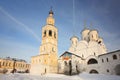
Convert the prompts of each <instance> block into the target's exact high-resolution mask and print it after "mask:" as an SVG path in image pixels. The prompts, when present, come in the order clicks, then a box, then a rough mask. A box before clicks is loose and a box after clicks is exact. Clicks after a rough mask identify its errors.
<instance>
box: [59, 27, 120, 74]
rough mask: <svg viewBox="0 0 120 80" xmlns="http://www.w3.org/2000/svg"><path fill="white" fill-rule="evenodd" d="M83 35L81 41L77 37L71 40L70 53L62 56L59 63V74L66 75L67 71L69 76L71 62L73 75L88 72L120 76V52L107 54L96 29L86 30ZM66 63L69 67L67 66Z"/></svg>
mask: <svg viewBox="0 0 120 80" xmlns="http://www.w3.org/2000/svg"><path fill="white" fill-rule="evenodd" d="M81 34H82V37H81V38H82V39H81V40H79V38H78V37H76V36H73V37H72V38H71V39H70V40H71V46H70V48H69V51H68V52H65V53H63V54H62V55H61V56H60V59H59V60H58V63H59V67H62V68H59V73H64V74H66V73H65V71H67V74H70V64H69V62H70V61H71V62H72V63H71V64H72V69H71V70H72V71H71V72H72V74H76V73H80V72H88V73H99V74H112V75H120V50H117V51H113V52H109V53H107V49H106V47H105V44H104V42H103V39H102V38H101V37H100V36H99V34H98V31H97V30H95V29H94V30H90V29H87V28H85V29H84V30H82V32H81ZM68 54H69V55H71V57H69V55H68ZM66 57H68V58H67V59H66ZM64 58H65V59H64ZM66 62H67V63H68V65H65V63H66ZM76 66H77V67H76ZM66 67H67V68H66Z"/></svg>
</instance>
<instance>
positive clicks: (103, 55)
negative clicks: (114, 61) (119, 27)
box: [98, 50, 120, 57]
mask: <svg viewBox="0 0 120 80" xmlns="http://www.w3.org/2000/svg"><path fill="white" fill-rule="evenodd" d="M115 52H120V50H116V51H112V52H108V53H106V54H101V55H99V56H98V57H100V56H104V55H109V54H113V53H115Z"/></svg>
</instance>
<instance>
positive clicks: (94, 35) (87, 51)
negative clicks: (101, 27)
mask: <svg viewBox="0 0 120 80" xmlns="http://www.w3.org/2000/svg"><path fill="white" fill-rule="evenodd" d="M81 33H82V39H81V40H80V41H78V38H77V37H76V36H73V37H72V38H71V39H70V40H71V46H70V48H69V52H72V53H74V54H77V55H79V56H81V57H83V58H87V57H88V56H90V55H95V56H98V55H100V54H104V53H106V52H107V49H106V47H105V45H104V42H103V40H102V38H101V37H100V36H99V35H98V31H97V30H95V29H94V30H90V29H84V30H83V31H82V32H81Z"/></svg>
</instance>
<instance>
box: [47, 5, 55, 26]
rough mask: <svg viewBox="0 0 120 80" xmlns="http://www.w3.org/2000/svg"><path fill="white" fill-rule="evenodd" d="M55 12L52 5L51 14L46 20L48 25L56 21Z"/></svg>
mask: <svg viewBox="0 0 120 80" xmlns="http://www.w3.org/2000/svg"><path fill="white" fill-rule="evenodd" d="M53 14H54V13H53V11H52V7H51V9H50V11H49V16H48V18H47V21H46V23H47V24H48V25H54V23H55V20H54V17H53Z"/></svg>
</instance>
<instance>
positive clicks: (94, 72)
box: [89, 69, 98, 74]
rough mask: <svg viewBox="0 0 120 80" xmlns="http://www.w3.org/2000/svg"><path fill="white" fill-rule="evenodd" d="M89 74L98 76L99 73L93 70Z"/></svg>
mask: <svg viewBox="0 0 120 80" xmlns="http://www.w3.org/2000/svg"><path fill="white" fill-rule="evenodd" d="M89 73H90V74H98V71H97V70H94V69H93V70H91V71H90V72H89Z"/></svg>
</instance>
